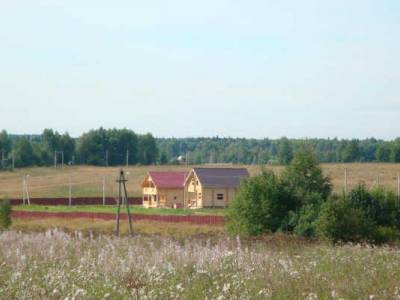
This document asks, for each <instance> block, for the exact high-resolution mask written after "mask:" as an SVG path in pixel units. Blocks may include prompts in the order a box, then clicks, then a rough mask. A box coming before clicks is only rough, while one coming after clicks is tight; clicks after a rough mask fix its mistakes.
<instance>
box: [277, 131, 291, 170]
mask: <svg viewBox="0 0 400 300" xmlns="http://www.w3.org/2000/svg"><path fill="white" fill-rule="evenodd" d="M292 159H293V149H292V146H291V144H290V142H289V140H288V139H287V138H286V137H283V138H282V139H281V140H280V142H279V146H278V160H279V162H280V163H281V164H282V165H288V164H289V163H290V162H291V161H292Z"/></svg>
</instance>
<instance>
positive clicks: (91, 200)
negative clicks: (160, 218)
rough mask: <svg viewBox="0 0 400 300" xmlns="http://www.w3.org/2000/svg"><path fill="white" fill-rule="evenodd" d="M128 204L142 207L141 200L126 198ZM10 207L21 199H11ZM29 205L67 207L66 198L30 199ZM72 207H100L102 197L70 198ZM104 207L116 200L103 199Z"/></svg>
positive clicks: (20, 202)
mask: <svg viewBox="0 0 400 300" xmlns="http://www.w3.org/2000/svg"><path fill="white" fill-rule="evenodd" d="M128 200H129V204H133V205H142V198H137V197H134V198H128ZM10 202H11V205H21V204H22V199H11V200H10ZM30 202H31V204H37V205H69V199H68V198H31V199H30ZM71 202H72V205H101V204H103V198H102V197H79V198H72V201H71ZM105 204H106V205H115V204H116V200H115V198H113V197H107V198H105Z"/></svg>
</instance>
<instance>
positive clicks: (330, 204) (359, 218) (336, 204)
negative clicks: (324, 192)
mask: <svg viewBox="0 0 400 300" xmlns="http://www.w3.org/2000/svg"><path fill="white" fill-rule="evenodd" d="M315 225H316V230H317V233H318V236H319V237H322V238H325V239H328V240H330V241H333V242H335V243H336V242H339V241H340V242H359V241H368V240H370V238H371V234H372V233H373V232H374V224H373V223H372V222H371V220H369V219H368V218H367V216H366V215H365V213H364V211H363V210H362V209H360V208H355V207H352V205H351V204H350V202H349V201H347V200H346V199H338V200H332V201H331V200H330V201H327V202H326V203H325V204H324V205H323V206H322V209H321V212H320V215H319V217H318V220H317V221H316V224H315Z"/></svg>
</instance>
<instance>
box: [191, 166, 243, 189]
mask: <svg viewBox="0 0 400 300" xmlns="http://www.w3.org/2000/svg"><path fill="white" fill-rule="evenodd" d="M193 171H194V172H195V173H196V175H197V178H198V179H199V181H200V183H201V185H202V186H204V187H211V188H219V187H220V188H230V187H238V186H239V185H240V181H241V180H242V179H243V178H247V177H249V172H248V171H247V169H245V168H193Z"/></svg>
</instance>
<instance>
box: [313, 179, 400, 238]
mask: <svg viewBox="0 0 400 300" xmlns="http://www.w3.org/2000/svg"><path fill="white" fill-rule="evenodd" d="M399 219H400V210H399V207H398V204H397V201H396V196H395V195H394V194H393V192H391V191H388V190H385V189H383V188H377V189H375V190H373V191H368V190H367V189H366V188H365V186H364V185H359V186H358V187H356V188H354V189H353V190H352V191H351V192H350V193H349V194H348V195H347V196H343V197H341V198H340V199H337V200H336V201H333V200H331V201H328V202H326V203H325V204H324V205H323V208H322V211H321V214H320V216H319V218H318V221H317V222H316V223H317V228H318V232H319V235H320V236H321V237H324V238H327V239H329V240H331V241H333V242H338V241H342V242H348V241H351V242H359V241H369V242H374V243H383V242H395V241H397V240H398V239H399V236H400V231H399V230H400V226H399Z"/></svg>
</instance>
